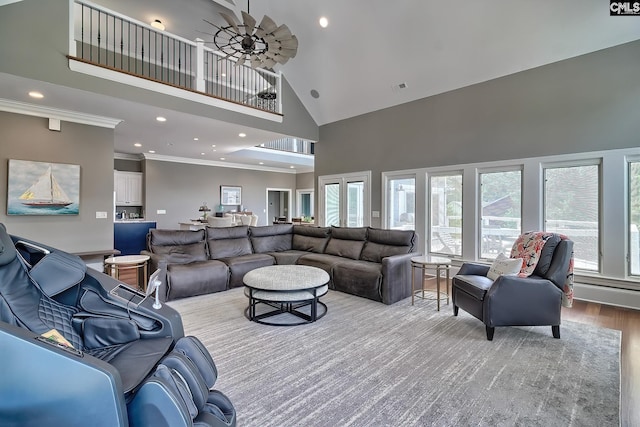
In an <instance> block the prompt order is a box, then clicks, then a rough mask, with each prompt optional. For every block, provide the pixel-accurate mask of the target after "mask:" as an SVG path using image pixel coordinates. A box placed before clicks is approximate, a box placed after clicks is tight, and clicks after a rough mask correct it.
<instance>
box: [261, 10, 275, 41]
mask: <svg viewBox="0 0 640 427" xmlns="http://www.w3.org/2000/svg"><path fill="white" fill-rule="evenodd" d="M276 28H278V25H276V23H275V22H273V19H271V18H269V17H268V16H267V15H264V17H263V18H262V21H260V25H259V26H258V30H257V31H256V36H258V37H264V36H265V35H266V34H269V33H270V32H272V31H274V30H275V29H276Z"/></svg>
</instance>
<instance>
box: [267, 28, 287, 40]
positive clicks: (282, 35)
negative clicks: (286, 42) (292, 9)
mask: <svg viewBox="0 0 640 427" xmlns="http://www.w3.org/2000/svg"><path fill="white" fill-rule="evenodd" d="M271 35H272V36H273V37H275V38H276V39H278V40H282V39H288V38H291V36H292V35H291V30H289V27H287V25H286V24H282V25H280V26H279V27H278V28H276V29H275V30H274V31H272V32H271Z"/></svg>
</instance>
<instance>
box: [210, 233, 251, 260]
mask: <svg viewBox="0 0 640 427" xmlns="http://www.w3.org/2000/svg"><path fill="white" fill-rule="evenodd" d="M207 239H208V241H207V242H208V244H209V258H211V259H220V258H229V257H234V256H242V255H249V254H251V253H252V249H251V241H250V240H249V227H248V226H246V225H242V226H237V227H226V228H217V227H207Z"/></svg>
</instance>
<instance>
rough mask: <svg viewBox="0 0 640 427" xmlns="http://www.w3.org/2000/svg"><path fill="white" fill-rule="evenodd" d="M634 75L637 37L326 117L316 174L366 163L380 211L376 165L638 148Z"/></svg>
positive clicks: (388, 167) (638, 59)
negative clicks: (342, 116) (405, 100)
mask: <svg viewBox="0 0 640 427" xmlns="http://www.w3.org/2000/svg"><path fill="white" fill-rule="evenodd" d="M639 72H640V41H636V42H633V43H628V44H625V45H621V46H617V47H614V48H610V49H606V50H602V51H599V52H595V53H592V54H588V55H584V56H580V57H577V58H573V59H569V60H565V61H561V62H557V63H554V64H550V65H547V66H543V67H539V68H536V69H533V70H528V71H524V72H521V73H517V74H513V75H510V76H506V77H502V78H499V79H495V80H491V81H488V82H485V83H480V84H476V85H473V86H469V87H466V88H462V89H459V90H455V91H451V92H447V93H444V94H441V95H436V96H432V97H429V98H424V99H421V100H418V101H414V102H410V103H406V104H402V105H399V106H396V107H392V108H388V109H385V110H381V111H377V112H373V113H370V114H365V115H362V116H358V117H354V118H351V119H347V120H342V121H339V122H335V123H331V124H327V125H324V126H321V127H320V141H319V143H318V144H316V152H315V175H316V176H322V175H330V174H340V173H347V172H356V171H364V170H371V171H372V183H371V184H372V185H371V190H372V199H371V202H372V203H371V209H372V210H377V211H379V210H381V175H380V174H381V172H384V171H394V170H403V169H413V168H424V167H433V166H445V165H456V164H464V163H473V162H483V161H492V160H507V159H518V158H526V157H534V156H544V155H554V154H568V153H577V152H587V151H595V150H607V149H616V148H629V147H637V146H638V145H640V120H638V117H637V116H638V114H637V113H638V111H640V84H638V73H639ZM316 199H317V192H316ZM372 225H373V226H379V225H380V219H378V218H372Z"/></svg>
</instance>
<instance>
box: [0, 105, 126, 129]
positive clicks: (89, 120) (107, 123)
mask: <svg viewBox="0 0 640 427" xmlns="http://www.w3.org/2000/svg"><path fill="white" fill-rule="evenodd" d="M0 111H6V112H9V113H16V114H22V115H25V116H35V117H45V118H48V119H58V120H60V121H64V122H71V123H80V124H83V125H90V126H98V127H103V128H109V129H115V127H116V126H118V124H119V123H120V122H121V121H122V120H120V119H114V118H111V117H102V116H95V115H93V114H86V113H79V112H77V111H70V110H61V109H59V108H53V107H45V106H42V105H35V104H28V103H26V102H19V101H12V100H10V99H3V98H0Z"/></svg>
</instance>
